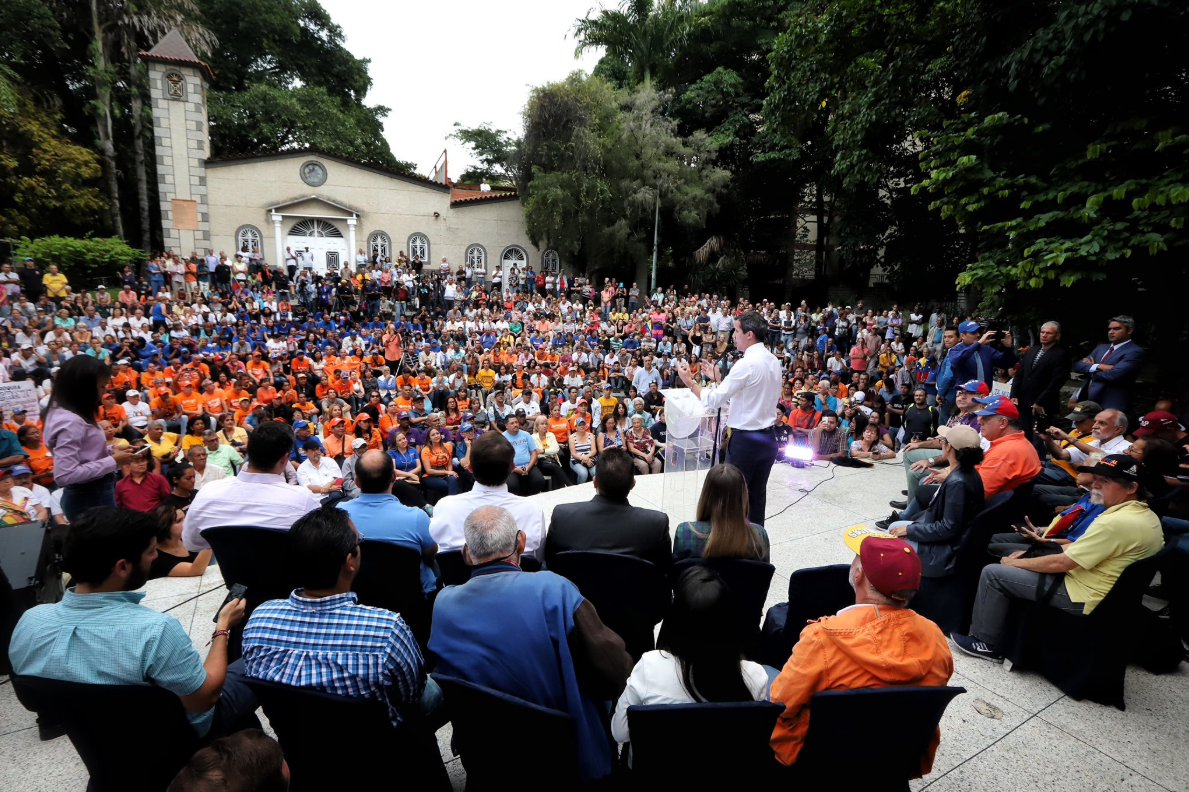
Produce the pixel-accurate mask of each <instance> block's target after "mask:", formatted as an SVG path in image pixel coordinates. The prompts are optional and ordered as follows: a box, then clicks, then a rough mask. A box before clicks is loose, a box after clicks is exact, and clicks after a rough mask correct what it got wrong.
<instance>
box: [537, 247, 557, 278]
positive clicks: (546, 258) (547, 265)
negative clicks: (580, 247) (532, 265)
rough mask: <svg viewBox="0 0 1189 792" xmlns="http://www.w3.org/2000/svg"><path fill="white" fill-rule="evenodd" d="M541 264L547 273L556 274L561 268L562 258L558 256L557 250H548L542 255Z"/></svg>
mask: <svg viewBox="0 0 1189 792" xmlns="http://www.w3.org/2000/svg"><path fill="white" fill-rule="evenodd" d="M541 264H542V265H543V267H542V268H543V269H544V270H545V271H546V272H554V273H556V272H557V271H558V269H559V268H560V267H561V257H560V256H558V255H557V251H556V250H546V251H545V252H544V253H543V254H541Z"/></svg>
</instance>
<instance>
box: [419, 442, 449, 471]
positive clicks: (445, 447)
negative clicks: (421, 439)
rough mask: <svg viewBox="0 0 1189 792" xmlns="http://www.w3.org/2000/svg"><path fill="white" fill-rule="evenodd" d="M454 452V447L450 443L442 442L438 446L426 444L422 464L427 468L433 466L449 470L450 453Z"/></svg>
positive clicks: (423, 449)
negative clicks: (433, 446) (432, 446)
mask: <svg viewBox="0 0 1189 792" xmlns="http://www.w3.org/2000/svg"><path fill="white" fill-rule="evenodd" d="M453 453H454V449H453V447H452V446H451V445H450V443H442V444H441V445H439V446H438V447H437V448H430V447H429V446H425V447H424V448H422V449H421V464H423V465H425V467H426V469H428V468H431V467H432V468H434V469H436V470H449V469H450V455H451V454H453Z"/></svg>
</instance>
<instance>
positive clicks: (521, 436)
mask: <svg viewBox="0 0 1189 792" xmlns="http://www.w3.org/2000/svg"><path fill="white" fill-rule="evenodd" d="M504 437H506V438H507V439H508V442H509V443H511V444H512V448H513V449H515V450H516V457H515V458H514V459H513V461H512V464H513V465H515V466H516V467H523V466H524V465H527V464H528V463H529V461H531V460H532V458H533V451H534V450H536V448H537V441H535V440H533V436H532V435H531V434H529V433H528V432H526V431H524V430H523V429H522V430H520V431H518V432H517V433H516V434H512V433H510V432H504Z"/></svg>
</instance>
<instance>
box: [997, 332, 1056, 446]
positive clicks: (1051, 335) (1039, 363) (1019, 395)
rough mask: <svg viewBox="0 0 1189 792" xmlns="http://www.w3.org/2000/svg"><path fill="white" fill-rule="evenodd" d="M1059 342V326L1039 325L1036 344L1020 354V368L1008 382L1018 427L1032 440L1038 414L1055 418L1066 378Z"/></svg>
mask: <svg viewBox="0 0 1189 792" xmlns="http://www.w3.org/2000/svg"><path fill="white" fill-rule="evenodd" d="M1060 343H1061V325H1059V324H1057V323H1056V322H1045V323H1044V324H1043V325H1041V326H1040V343H1039V344H1037V345H1036V346H1034V347H1032V348H1031V349H1029V350H1028V351H1027V352H1024V353H1023V354H1022V355H1021V356H1020V370H1019V371H1017V372H1016V376H1015V378H1014V379H1013V380H1012V383H1011V400H1012V401H1013V402H1015V404H1016V407H1018V408H1019V410H1020V428H1021V429H1023V430H1024V433H1025V434H1026V435H1027V436H1028V440H1029V441H1031V440H1032V430H1033V427H1034V425H1035V423H1036V417H1037V416H1039V415H1051V416H1053V418H1054V419H1055V418H1057V416H1058V412H1059V410H1060V403H1059V396H1060V393H1061V386H1062V385H1064V384H1065V381H1066V380H1067V379H1069V365H1070V360H1069V352H1068V351H1067V350H1065V349H1063V348H1062V347H1060V346H1058V344H1060Z"/></svg>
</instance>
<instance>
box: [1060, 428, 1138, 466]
mask: <svg viewBox="0 0 1189 792" xmlns="http://www.w3.org/2000/svg"><path fill="white" fill-rule="evenodd" d="M1078 439H1079V440H1081V441H1082V442H1083V443H1085V444H1086V445H1088V446H1092V447H1094V448H1098V449H1102V452H1103V453H1104V454H1126V453H1127V449H1129V448H1131V443H1130V442H1129V441H1128V440H1127V438H1126V437H1124V436H1123V435H1119V436H1118V437H1112V438H1111V439H1110V440H1107V441H1106V442H1105V443H1104V442H1103V441H1101V440H1099V439H1098V438H1096V437H1095V438H1092V439H1085V438H1081V437H1079V438H1078ZM1067 450H1068V451H1069V464H1071V465H1073V466H1074V467H1077V466H1079V465H1084V464H1086V460H1087V459H1088V458H1089V456H1090V455H1089V454H1086V453H1084V452H1083V451H1082V450H1081V449H1080V448H1078V447H1077V446H1074V445H1071V446H1070V447H1069V448H1068V449H1067Z"/></svg>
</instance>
